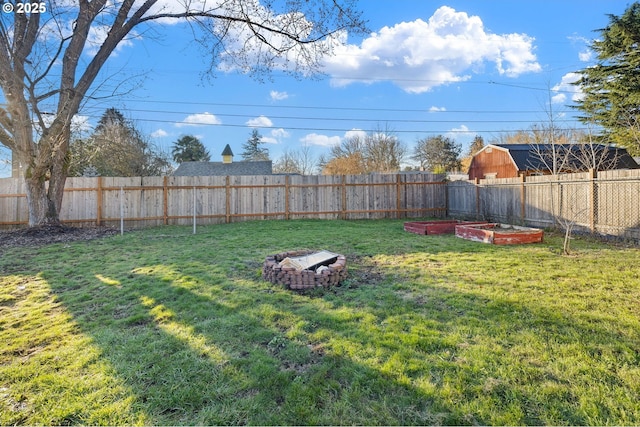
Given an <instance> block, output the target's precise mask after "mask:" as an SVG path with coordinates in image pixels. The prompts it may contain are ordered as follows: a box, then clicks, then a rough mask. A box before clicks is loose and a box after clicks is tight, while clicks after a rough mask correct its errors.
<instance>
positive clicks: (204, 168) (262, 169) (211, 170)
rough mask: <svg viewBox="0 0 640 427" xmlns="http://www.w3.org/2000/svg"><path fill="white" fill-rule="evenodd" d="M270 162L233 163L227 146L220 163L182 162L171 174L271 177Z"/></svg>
mask: <svg viewBox="0 0 640 427" xmlns="http://www.w3.org/2000/svg"><path fill="white" fill-rule="evenodd" d="M271 174H273V163H272V162H271V160H264V161H256V162H248V161H241V162H234V161H233V152H232V151H231V147H229V144H227V145H226V147H224V150H223V151H222V161H221V162H183V163H180V166H178V168H177V169H176V170H175V172H173V175H174V176H227V175H230V176H231V175H271Z"/></svg>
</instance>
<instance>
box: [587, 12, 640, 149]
mask: <svg viewBox="0 0 640 427" xmlns="http://www.w3.org/2000/svg"><path fill="white" fill-rule="evenodd" d="M599 32H600V35H601V38H600V39H598V40H595V41H594V42H593V43H592V45H591V48H592V50H593V51H594V52H595V53H596V54H597V59H598V63H597V64H596V65H595V66H590V67H587V68H585V69H584V70H581V71H580V72H579V73H580V75H581V78H580V79H579V80H578V81H577V82H576V83H575V84H576V85H578V86H580V87H581V89H582V91H583V92H584V94H585V95H584V97H583V99H582V100H580V101H578V102H577V105H576V106H575V107H576V108H577V109H579V110H581V111H582V113H583V115H582V117H581V120H582V121H583V122H585V123H589V124H594V125H598V126H601V127H602V128H603V129H604V135H603V136H604V137H605V138H608V139H609V141H611V142H614V143H617V144H619V145H621V146H624V147H627V148H628V149H629V151H631V152H633V153H640V49H639V48H638V46H639V44H640V3H638V2H634V3H633V4H631V5H630V6H629V7H628V8H627V10H626V11H625V12H624V14H623V15H622V16H615V15H609V25H608V26H607V27H605V28H604V29H601V30H599Z"/></svg>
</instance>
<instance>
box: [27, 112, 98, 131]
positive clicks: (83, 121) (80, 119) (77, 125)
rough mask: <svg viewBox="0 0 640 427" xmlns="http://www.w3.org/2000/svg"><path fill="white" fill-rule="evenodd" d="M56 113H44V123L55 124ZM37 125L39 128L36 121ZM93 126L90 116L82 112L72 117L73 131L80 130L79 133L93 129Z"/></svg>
mask: <svg viewBox="0 0 640 427" xmlns="http://www.w3.org/2000/svg"><path fill="white" fill-rule="evenodd" d="M55 118H56V115H55V114H46V113H45V114H43V115H42V121H43V122H44V125H45V126H46V127H49V126H51V125H52V124H53V121H54V120H55ZM34 124H35V126H36V127H37V128H39V125H38V123H34ZM92 128H93V127H92V126H91V123H90V122H89V116H83V115H81V114H76V115H75V116H73V117H72V118H71V131H72V132H78V133H82V132H89V131H91V129H92Z"/></svg>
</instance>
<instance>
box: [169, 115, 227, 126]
mask: <svg viewBox="0 0 640 427" xmlns="http://www.w3.org/2000/svg"><path fill="white" fill-rule="evenodd" d="M219 124H222V121H220V119H218V118H217V117H216V116H215V115H214V114H211V113H208V112H206V111H205V112H204V113H197V114H191V115H189V116H187V117H185V119H184V120H183V121H182V122H180V123H176V127H183V126H204V125H219Z"/></svg>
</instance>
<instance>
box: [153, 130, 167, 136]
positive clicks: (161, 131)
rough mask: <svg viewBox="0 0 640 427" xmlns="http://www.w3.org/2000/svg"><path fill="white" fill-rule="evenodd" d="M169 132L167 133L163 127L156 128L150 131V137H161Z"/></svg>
mask: <svg viewBox="0 0 640 427" xmlns="http://www.w3.org/2000/svg"><path fill="white" fill-rule="evenodd" d="M168 135H169V133H167V131H165V130H164V129H158V130H156V131H154V132H153V133H151V137H153V138H163V137H165V136H168Z"/></svg>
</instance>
